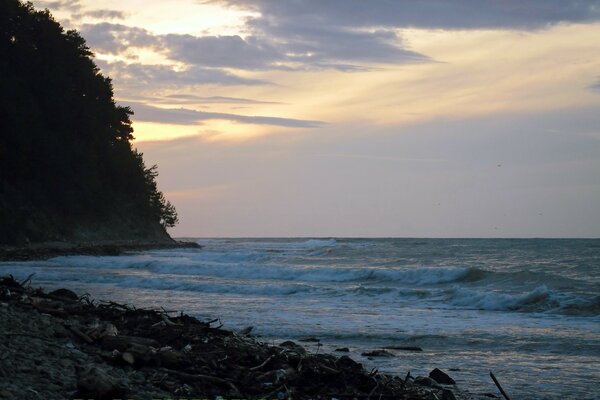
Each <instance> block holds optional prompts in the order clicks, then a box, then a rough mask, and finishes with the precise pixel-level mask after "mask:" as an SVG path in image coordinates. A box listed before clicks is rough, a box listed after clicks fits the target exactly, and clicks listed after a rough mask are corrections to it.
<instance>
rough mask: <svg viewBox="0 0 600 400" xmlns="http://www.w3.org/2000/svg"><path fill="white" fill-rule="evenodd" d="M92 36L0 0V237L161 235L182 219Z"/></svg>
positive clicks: (19, 240)
mask: <svg viewBox="0 0 600 400" xmlns="http://www.w3.org/2000/svg"><path fill="white" fill-rule="evenodd" d="M132 114H133V112H132V110H131V109H130V108H128V107H121V106H118V105H117V104H116V103H115V100H114V98H113V88H112V84H111V80H110V78H108V77H105V76H103V75H102V74H101V73H100V71H99V69H98V67H97V66H96V65H95V64H94V62H93V60H92V52H91V51H90V49H89V48H88V47H87V46H86V42H85V40H84V39H83V38H82V37H81V36H80V35H79V34H78V33H77V32H75V31H65V30H64V29H63V28H62V27H61V26H60V24H58V23H57V22H56V21H55V20H54V19H53V18H52V16H51V15H50V13H49V12H48V11H47V10H45V11H36V10H34V8H33V6H32V5H31V4H30V3H29V4H24V3H21V2H20V1H18V0H2V1H0V243H13V244H19V243H27V242H30V241H31V242H39V241H49V240H88V239H89V240H97V239H153V240H154V239H160V238H168V235H167V234H166V230H165V228H166V227H170V226H173V225H174V224H176V223H177V214H176V211H175V208H174V207H173V206H172V205H171V204H170V203H169V202H168V201H166V199H165V198H164V196H163V194H162V193H161V192H160V191H159V190H158V189H157V185H156V176H157V170H156V166H152V167H147V166H146V165H145V164H144V160H143V158H142V154H141V153H139V152H138V151H137V150H135V149H134V148H133V147H132V143H131V142H132V139H133V136H132V133H133V129H132V127H131V120H130V116H131V115H132Z"/></svg>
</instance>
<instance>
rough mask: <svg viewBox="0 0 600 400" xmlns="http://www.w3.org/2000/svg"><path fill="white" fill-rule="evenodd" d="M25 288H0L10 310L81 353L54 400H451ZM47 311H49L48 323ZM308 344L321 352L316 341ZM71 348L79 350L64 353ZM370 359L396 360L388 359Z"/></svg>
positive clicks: (239, 337)
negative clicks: (142, 398)
mask: <svg viewBox="0 0 600 400" xmlns="http://www.w3.org/2000/svg"><path fill="white" fill-rule="evenodd" d="M27 284H28V286H23V285H21V284H20V283H19V282H17V281H15V280H14V279H13V278H11V277H8V278H1V279H0V294H2V296H3V297H2V300H3V303H5V304H7V307H5V308H8V309H11V310H16V311H18V312H19V313H28V314H27V315H28V318H27V320H28V321H30V322H28V323H40V324H41V323H42V320H43V321H45V322H44V323H45V324H50V325H51V326H52V327H53V328H52V329H46V328H45V330H44V331H43V332H42V334H44V333H45V332H46V331H47V332H48V333H47V337H42V336H40V338H41V339H43V340H44V341H48V342H50V341H54V342H55V343H58V344H60V346H59V347H60V348H61V349H64V350H65V351H68V352H70V353H72V352H73V351H75V349H76V350H77V352H78V353H81V355H80V356H77V357H75V356H73V359H72V360H71V359H70V360H69V361H68V363H74V364H75V365H76V368H73V369H72V371H73V372H72V373H73V374H75V373H76V376H74V377H73V379H72V382H73V384H72V386H71V387H68V385H65V386H56V388H55V389H53V390H55V391H56V392H54V394H53V395H52V396H49V397H52V398H72V397H74V395H76V396H75V397H77V396H79V397H82V398H95V399H101V398H118V397H123V396H127V395H128V394H131V393H146V394H148V396H147V398H172V397H211V398H214V397H216V396H222V397H223V398H266V399H275V398H281V399H289V398H293V399H298V400H302V399H309V398H317V397H320V398H322V399H326V398H336V399H340V400H346V399H353V398H359V399H360V398H362V399H367V398H370V399H377V398H381V399H391V398H395V399H413V400H433V399H437V400H439V399H441V398H444V399H447V400H451V399H452V398H451V397H448V396H450V395H445V396H446V397H443V396H444V394H443V393H444V392H443V388H442V387H441V386H440V385H438V384H437V382H436V381H434V380H433V379H432V378H416V379H415V380H414V381H413V380H410V379H406V380H403V379H401V378H399V377H395V376H391V375H387V374H383V373H380V372H378V371H377V370H376V369H373V370H372V371H371V372H367V371H366V370H365V369H364V368H363V366H362V364H360V363H358V362H356V361H355V360H353V359H352V358H350V357H348V356H347V355H342V356H341V357H339V356H335V355H332V354H318V352H317V353H312V352H309V351H307V350H306V349H305V348H304V347H303V346H302V345H300V344H297V343H295V342H293V341H289V340H288V341H284V342H282V343H280V344H279V345H269V344H266V343H263V342H261V341H259V340H258V339H256V338H254V337H251V336H249V335H250V332H251V331H252V327H247V328H245V329H242V330H240V331H239V332H237V333H235V332H231V331H228V330H225V329H222V328H221V326H215V322H217V321H218V320H212V321H201V320H199V319H197V318H194V317H191V316H188V315H185V314H183V313H179V315H174V313H173V312H172V311H166V310H164V309H160V310H157V309H142V308H136V307H134V306H131V305H127V304H119V303H116V302H113V301H109V302H94V301H92V300H90V299H89V296H77V294H75V292H72V291H70V290H67V289H65V290H62V289H59V290H55V291H53V292H51V293H45V292H44V291H43V290H40V289H33V288H31V287H30V286H29V285H30V281H29V282H27ZM5 308H3V309H5ZM42 309H43V310H46V311H50V312H48V313H45V314H47V316H46V317H43V318H42V316H41V315H40V314H39V313H40V312H42V311H41V310H42ZM16 311H15V312H16ZM0 317H1V315H0ZM218 322H219V323H220V321H218ZM0 334H1V332H0ZM22 335H26V334H25V333H23V334H22ZM36 335H41V334H40V333H37V334H36ZM5 336H6V335H5ZM0 340H4V337H3V336H0ZM301 341H303V342H307V343H317V344H318V345H319V346H320V340H319V339H316V338H304V339H301ZM65 342H66V343H72V344H71V346H72V347H73V348H72V349H67V348H66V347H65ZM73 343H74V344H73ZM337 351H338V352H348V351H349V349H348V348H340V349H337ZM363 355H364V356H367V357H391V356H393V354H392V353H390V352H388V351H386V350H385V349H377V350H372V351H369V352H365V353H363ZM36 357H38V356H37V355H36ZM39 357H42V358H43V357H46V355H44V354H40V355H39ZM0 370H2V371H3V372H2V373H3V374H4V375H6V374H10V373H11V372H10V369H8V368H3V364H2V360H1V359H0ZM32 371H33V370H32ZM32 374H34V373H33V372H32ZM3 379H10V375H9V376H8V377H7V378H3ZM32 379H35V378H34V376H33V375H32ZM62 379H63V380H65V379H64V378H62ZM65 381H68V380H65ZM36 390H37V389H36ZM46 394H47V393H46Z"/></svg>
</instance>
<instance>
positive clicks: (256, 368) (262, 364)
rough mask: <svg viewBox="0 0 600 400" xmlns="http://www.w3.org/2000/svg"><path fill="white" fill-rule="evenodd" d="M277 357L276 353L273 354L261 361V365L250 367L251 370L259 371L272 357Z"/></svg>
mask: <svg viewBox="0 0 600 400" xmlns="http://www.w3.org/2000/svg"><path fill="white" fill-rule="evenodd" d="M274 358H275V354H272V355H271V356H269V358H267V359H266V360H265V361H264V362H263V363H261V364H260V365H257V366H256V367H252V368H250V371H257V370H259V369H261V368H262V367H264V366H265V365H267V364H268V363H269V362H270V361H271V360H272V359H274Z"/></svg>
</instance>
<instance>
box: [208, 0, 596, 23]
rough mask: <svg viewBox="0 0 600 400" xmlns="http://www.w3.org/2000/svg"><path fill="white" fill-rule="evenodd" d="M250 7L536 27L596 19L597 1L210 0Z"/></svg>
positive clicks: (271, 14)
mask: <svg viewBox="0 0 600 400" xmlns="http://www.w3.org/2000/svg"><path fill="white" fill-rule="evenodd" d="M212 2H213V3H219V4H225V5H228V6H232V7H238V8H239V7H241V8H247V9H252V10H255V11H258V12H260V13H261V17H259V19H261V20H271V21H278V22H279V23H282V21H283V22H284V23H285V24H286V25H287V24H288V23H293V22H295V23H301V21H304V22H309V23H310V24H309V25H313V26H314V25H317V24H318V25H321V26H335V27H359V26H362V27H416V28H434V29H436V28H439V29H478V28H500V29H539V28H543V27H545V26H548V25H552V24H557V23H561V22H575V23H577V22H591V21H598V20H599V19H600V1H599V0H587V1H585V0H584V1H581V0H543V1H540V0H503V1H496V0H419V1H397V0H377V1H362V0H328V1H321V0H304V1H280V0H212Z"/></svg>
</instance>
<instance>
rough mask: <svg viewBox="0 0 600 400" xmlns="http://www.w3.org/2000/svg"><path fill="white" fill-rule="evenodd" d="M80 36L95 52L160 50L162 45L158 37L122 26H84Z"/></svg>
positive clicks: (112, 52)
mask: <svg viewBox="0 0 600 400" xmlns="http://www.w3.org/2000/svg"><path fill="white" fill-rule="evenodd" d="M80 31H81V35H82V36H83V37H84V38H85V40H86V42H87V43H88V44H89V45H90V46H91V47H92V48H93V49H94V50H96V51H100V52H103V53H111V54H117V53H120V52H122V51H124V50H126V49H127V48H128V47H153V48H157V49H160V48H161V47H162V43H161V40H160V37H159V36H155V35H153V34H152V33H150V32H148V31H147V30H145V29H142V28H136V27H131V26H127V25H122V24H112V23H109V22H102V23H98V24H84V25H83V26H82V27H81V29H80Z"/></svg>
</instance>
